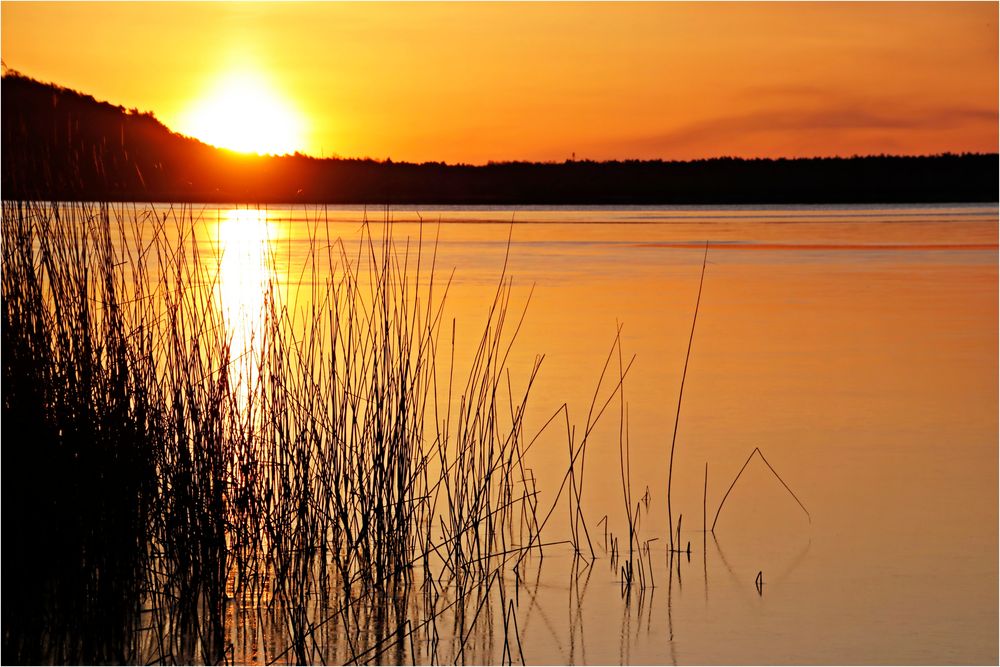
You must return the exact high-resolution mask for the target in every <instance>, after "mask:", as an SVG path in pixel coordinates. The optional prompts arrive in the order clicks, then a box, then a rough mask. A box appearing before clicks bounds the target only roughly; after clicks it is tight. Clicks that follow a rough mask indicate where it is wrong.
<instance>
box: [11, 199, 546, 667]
mask: <svg viewBox="0 0 1000 667" xmlns="http://www.w3.org/2000/svg"><path fill="white" fill-rule="evenodd" d="M202 215H203V211H200V210H198V209H194V208H191V207H185V206H177V207H169V208H163V207H161V208H156V207H148V208H143V207H138V206H135V205H132V204H106V203H102V204H84V203H72V204H70V203H44V202H28V201H19V202H4V203H3V238H2V240H3V248H2V258H3V276H2V310H3V323H2V365H3V376H2V381H3V408H2V409H3V412H2V429H3V443H4V466H3V470H4V473H3V485H4V489H5V501H6V502H5V512H4V538H5V542H6V545H7V546H6V548H5V551H4V558H3V581H4V586H5V591H4V596H3V655H4V659H5V662H12V663H14V662H17V663H26V662H27V663H96V662H126V663H154V662H156V663H181V664H183V663H219V662H251V661H253V662H267V663H273V662H295V663H316V662H324V663H325V662H374V663H380V662H409V663H426V662H435V663H437V662H453V661H473V662H484V663H485V662H494V661H496V659H497V657H496V656H500V655H502V656H503V657H502V658H500V659H501V660H505V661H510V660H512V659H513V657H514V655H520V659H521V660H522V661H523V655H521V654H519V653H518V651H512V650H511V647H513V646H517V647H518V648H519V647H520V639H519V638H518V637H516V636H508V634H509V633H512V632H513V633H516V632H517V631H518V630H517V627H518V626H517V622H516V618H512V617H511V616H512V615H513V613H514V612H513V607H512V606H510V605H508V604H507V600H509V598H510V596H509V594H507V593H505V592H504V587H505V586H506V585H508V584H507V583H505V582H506V581H508V578H509V577H513V578H514V579H515V580H516V581H520V578H521V577H522V576H523V573H522V572H521V571H520V568H523V565H521V563H522V562H523V561H524V560H525V559H526V558H529V557H530V554H529V552H530V551H537V550H540V549H541V548H542V546H544V544H545V543H544V541H543V539H542V538H541V536H540V535H539V531H540V528H539V521H538V520H537V518H536V512H537V505H538V503H537V492H536V490H535V488H534V477H533V474H532V473H531V471H530V470H529V469H527V468H526V464H525V461H524V450H525V447H526V444H525V440H526V438H525V433H524V430H525V429H524V421H523V420H524V414H525V409H526V405H527V401H528V397H529V394H530V391H531V386H532V383H533V381H534V378H535V374H536V373H537V372H538V370H539V366H540V363H541V359H540V358H538V359H536V362H535V364H534V367H533V368H532V370H531V371H530V372H529V373H528V377H526V378H520V379H515V378H512V377H511V373H510V371H509V370H508V368H507V359H508V354H509V353H510V349H511V345H512V344H513V342H514V338H515V337H516V329H517V327H519V326H520V322H519V321H518V320H517V319H516V318H515V317H514V315H515V313H512V311H511V293H512V281H511V280H510V279H509V278H508V277H507V276H506V275H504V274H501V276H500V277H499V279H498V282H497V287H496V290H495V293H494V298H493V302H492V303H491V304H484V305H485V306H486V312H485V326H484V327H483V330H482V334H481V336H480V337H479V342H478V346H477V348H476V349H475V350H474V351H473V352H472V355H471V359H472V361H471V367H470V370H469V372H468V374H467V375H465V376H463V377H458V376H456V364H455V350H454V347H455V326H456V324H455V323H454V321H446V317H445V315H444V312H445V311H444V303H445V299H446V295H447V292H448V287H449V282H450V281H443V282H442V281H440V280H438V275H437V273H438V271H437V269H436V267H435V256H434V255H436V247H437V246H436V244H430V245H431V247H433V248H434V251H433V253H431V255H432V256H429V257H428V256H426V254H427V253H426V252H424V251H422V250H421V246H422V245H423V243H422V239H418V240H417V243H416V244H415V248H416V249H415V250H414V249H413V248H411V246H410V245H409V243H407V244H406V245H397V243H396V242H395V241H394V240H393V238H392V233H391V230H390V229H389V227H390V224H391V223H390V222H389V221H388V217H386V219H385V220H384V221H382V222H381V223H369V222H368V221H367V219H366V221H365V222H364V223H363V224H364V230H363V234H362V242H361V244H360V245H359V246H358V248H357V252H356V253H355V252H353V251H349V250H348V248H347V247H346V245H345V244H344V243H341V242H335V241H332V240H331V241H330V242H327V241H328V240H329V235H328V232H329V228H328V223H327V221H326V219H325V218H324V216H323V214H322V212H320V213H319V214H318V216H319V217H317V219H316V220H315V221H314V224H313V227H312V233H311V236H310V247H309V251H308V253H307V255H308V257H309V259H308V260H307V266H305V267H302V274H301V276H299V282H298V283H297V284H298V285H300V286H301V287H300V288H299V289H297V290H296V291H295V292H294V294H293V293H292V291H291V290H290V289H287V288H286V289H285V290H284V293H282V292H283V290H282V288H281V285H280V283H279V282H278V281H277V280H275V279H273V276H274V275H275V274H274V266H275V265H276V263H277V262H276V258H275V257H274V256H273V255H271V256H268V257H267V258H266V264H267V265H268V270H269V271H270V273H269V274H268V275H269V276H271V278H269V279H268V280H267V281H266V282H265V283H264V287H263V294H262V301H261V307H260V313H251V314H250V317H251V318H254V321H255V322H256V323H257V326H256V327H255V328H254V329H253V330H252V331H248V332H244V338H245V340H248V341H249V344H248V345H246V347H245V348H243V349H237V348H238V347H239V346H238V345H237V340H238V339H239V337H240V334H239V333H237V332H236V328H237V326H238V322H237V321H236V320H237V319H238V318H236V317H234V316H233V314H232V313H231V312H227V310H226V308H225V307H224V306H223V305H222V304H221V303H220V299H219V290H220V288H221V287H222V286H223V283H224V282H225V281H226V280H232V277H231V276H223V275H221V274H220V261H221V258H220V257H219V256H213V253H212V252H211V248H212V246H211V245H210V243H209V241H210V239H205V238H201V236H203V235H204V234H205V233H206V232H205V229H206V226H205V224H204V223H205V221H204V220H202ZM324 226H326V229H325V231H326V232H327V237H326V238H323V234H322V233H320V232H321V231H323V229H324ZM206 244H207V245H206ZM206 248H209V250H208V251H206ZM279 251H280V250H278V251H274V250H272V252H279ZM521 316H522V317H523V314H522V315H521ZM550 421H551V420H550ZM560 493H561V491H560ZM557 500H558V498H557ZM498 592H499V604H497V602H496V599H497V593H498ZM494 617H495V618H496V620H494ZM501 622H502V624H503V630H502V634H501V637H503V638H504V639H503V647H501V646H499V645H496V646H494V645H493V642H494V641H495V640H494V638H493V634H494V624H496V625H497V627H499V624H500V623H501Z"/></svg>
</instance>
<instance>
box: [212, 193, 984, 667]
mask: <svg viewBox="0 0 1000 667" xmlns="http://www.w3.org/2000/svg"><path fill="white" fill-rule="evenodd" d="M194 212H195V216H196V217H198V218H200V219H201V220H202V222H203V223H204V224H205V226H206V228H207V229H208V230H209V236H212V237H214V238H215V239H216V242H217V243H218V245H217V246H216V247H215V250H214V251H215V252H218V251H220V250H221V256H222V257H223V260H222V264H223V266H222V269H221V271H222V273H221V285H222V289H223V290H224V294H225V296H224V297H223V299H224V302H225V306H226V308H229V309H232V310H233V312H237V311H239V312H242V310H245V311H247V312H252V311H253V310H254V308H255V307H259V306H256V305H255V303H256V302H255V299H259V293H260V285H261V283H262V281H265V280H266V279H267V275H266V274H261V269H260V266H261V262H260V258H259V257H256V256H255V253H257V254H259V253H260V248H261V247H267V248H269V250H270V252H271V253H273V256H274V258H275V260H276V261H277V265H278V275H279V279H280V280H283V281H287V285H286V287H287V289H288V294H292V293H294V291H295V287H296V285H299V284H301V283H304V282H309V281H310V280H312V279H313V278H311V277H310V276H309V275H308V274H302V273H301V271H300V268H301V266H302V265H303V264H304V261H305V257H306V255H307V254H308V253H309V252H310V249H311V248H312V249H314V248H316V247H317V245H319V246H323V245H325V244H326V243H328V242H329V239H334V238H341V239H343V240H344V242H345V247H346V248H347V249H348V250H349V252H350V251H351V249H352V248H353V249H354V250H355V251H356V243H357V239H358V236H359V233H360V229H361V225H360V221H361V220H362V219H363V217H365V216H367V217H368V218H369V219H370V220H372V221H373V223H381V222H382V221H383V219H384V218H386V217H388V218H389V219H391V220H392V221H393V225H392V228H393V238H394V240H395V242H396V243H397V244H398V245H400V246H402V245H403V244H404V243H406V242H407V241H408V242H409V244H410V248H411V253H415V249H416V247H417V245H418V244H421V243H422V244H423V254H422V261H424V262H427V261H428V259H429V258H430V257H431V255H432V254H433V252H434V250H435V249H436V270H437V272H438V275H439V276H441V275H444V276H447V275H448V274H450V272H451V271H452V270H453V269H454V277H453V281H452V285H451V287H450V292H449V295H448V300H447V304H448V317H449V318H451V317H453V318H455V320H456V323H457V324H456V340H457V342H456V363H457V365H458V367H459V368H461V366H462V362H463V360H465V359H467V358H468V356H469V354H471V348H472V346H474V344H475V343H476V342H477V337H478V335H479V334H480V333H481V326H482V323H483V322H485V319H486V315H487V313H486V309H487V308H488V306H489V303H490V302H491V301H492V298H493V292H494V291H495V289H496V284H497V281H498V280H499V279H500V277H501V275H502V271H503V268H504V264H505V257H507V259H506V265H507V266H506V276H507V277H508V278H510V279H512V280H513V284H514V299H513V305H512V311H517V312H518V313H519V312H520V308H521V307H523V306H524V305H525V304H526V303H527V315H526V318H525V321H524V324H523V326H522V328H521V330H520V332H519V335H518V337H517V341H516V344H515V346H514V351H513V353H512V357H511V364H510V365H511V370H512V382H514V384H515V385H518V384H520V385H523V383H524V382H525V381H526V378H527V374H528V371H529V369H530V366H531V364H532V363H533V361H534V359H535V357H536V355H544V362H543V364H542V370H541V373H540V375H539V377H538V380H537V382H536V384H535V386H534V388H533V390H532V403H531V408H530V413H529V414H530V419H529V422H528V428H527V431H529V432H534V431H537V430H538V429H540V428H541V426H542V425H543V424H544V423H545V421H546V420H547V419H548V418H549V417H550V416H551V415H552V414H553V413H554V412H555V411H556V410H557V409H558V408H559V407H560V405H562V404H563V403H564V402H565V403H567V404H568V409H569V416H570V422H571V423H572V424H574V425H576V428H577V429H578V430H582V429H583V428H584V423H585V421H586V416H587V410H588V408H589V406H590V403H591V400H592V396H593V394H594V390H595V387H596V385H597V382H598V378H599V376H600V373H601V368H602V366H603V364H604V360H605V358H606V356H607V355H608V352H609V350H610V349H611V346H612V343H613V342H614V338H615V332H616V331H617V327H618V326H619V325H620V326H621V327H622V342H623V345H622V349H623V353H624V355H625V361H626V362H627V361H628V358H630V357H632V355H635V362H634V364H633V366H632V368H631V371H630V372H629V374H628V376H627V379H626V381H625V398H626V401H627V403H628V425H629V443H630V450H631V462H630V474H631V487H632V497H633V503H634V502H637V501H638V499H639V498H640V497H643V496H644V495H645V494H646V492H647V489H648V496H646V500H643V501H642V502H643V503H644V505H645V504H646V502H647V500H648V505H645V508H644V509H643V516H642V524H641V526H640V528H639V539H640V541H642V542H645V541H646V540H651V539H654V538H656V540H657V541H654V542H650V543H649V544H650V551H649V562H651V564H652V569H653V572H652V575H653V576H652V578H651V584H654V585H650V586H648V587H647V589H646V590H645V591H641V592H640V591H638V590H633V591H632V593H631V595H630V596H628V597H623V595H622V593H621V588H620V577H619V573H618V571H617V570H616V569H615V567H613V566H612V565H611V563H610V561H609V559H608V555H607V553H606V550H605V547H604V544H605V525H606V526H607V529H608V530H609V531H610V532H611V534H612V535H613V536H617V537H618V538H619V540H621V539H622V536H623V535H624V531H625V527H626V518H625V516H626V511H625V503H624V501H623V492H622V482H621V472H620V460H619V448H618V442H619V407H618V404H617V402H616V403H614V404H613V408H612V409H611V410H610V412H609V414H607V415H605V417H604V418H602V421H601V422H600V425H599V426H598V428H597V429H596V430H595V432H594V435H593V436H592V439H591V444H590V449H588V452H587V461H586V468H585V475H586V481H585V487H584V498H583V508H584V511H585V513H586V514H585V516H586V519H587V523H588V527H589V530H590V535H591V538H592V541H593V543H594V547H595V551H596V552H597V559H596V560H595V561H594V562H593V563H592V565H590V566H589V567H587V566H581V565H580V564H579V563H577V564H576V565H575V566H574V564H573V561H572V559H571V557H570V553H569V550H568V549H564V548H562V547H558V546H557V547H553V548H552V549H551V550H550V551H548V552H547V555H546V557H545V559H544V561H543V562H542V563H541V564H539V563H534V564H533V565H532V567H531V568H530V575H529V576H527V579H529V580H530V582H531V585H530V586H527V587H525V588H524V589H523V590H521V592H520V595H519V598H518V623H519V630H520V637H521V642H522V645H523V649H524V656H525V659H526V660H527V661H528V662H529V663H546V664H553V663H554V664H564V663H599V664H612V663H619V662H631V663H656V664H666V663H694V664H715V663H751V664H754V663H996V662H997V660H998V633H997V626H998V597H997V591H998V577H997V573H998V568H997V561H998V528H997V526H998V515H997V508H998V480H997V471H998V455H997V451H998V450H997V442H998V393H997V388H998V375H997V373H998V358H997V350H998V334H997V322H998V312H997V304H998V289H997V288H998V273H997V269H998V261H997V234H998V225H997V218H998V213H997V207H996V206H930V207H928V206H896V207H885V208H872V207H799V208H790V207H769V208H725V209H719V208H698V207H685V208H672V209H666V208H648V207H639V208H617V209H604V208H587V209H564V208H528V209H524V208H516V209H515V208H503V209H457V208H444V209H421V210H414V209H412V208H401V209H393V210H390V211H385V210H383V209H368V210H367V211H365V210H363V209H360V208H338V209H323V208H313V207H297V208H295V209H291V210H285V209H278V208H272V209H269V210H267V211H263V212H260V211H257V210H250V211H246V210H243V211H237V212H234V211H233V210H232V209H231V208H226V207H222V208H214V207H213V208H201V207H195V208H194ZM317 229H321V232H319V236H320V238H319V239H318V240H317V239H316V238H315V236H316V234H317V231H316V230H317ZM213 230H214V231H213ZM373 230H374V232H375V233H376V234H379V233H381V226H380V224H373ZM421 239H422V241H421ZM706 241H708V242H709V250H708V264H707V270H706V275H705V282H704V291H703V295H702V300H701V308H700V312H699V317H698V324H697V330H696V332H695V336H694V345H693V349H692V353H691V358H690V366H689V369H688V375H687V384H686V387H685V393H684V401H683V408H682V413H681V419H680V428H679V431H678V437H677V450H676V455H675V462H674V488H673V499H672V502H673V507H674V514H675V519H676V515H677V514H678V513H681V514H683V525H682V536H681V542H682V543H683V544H685V546H686V544H687V542H689V541H690V543H691V555H690V557H688V556H687V555H684V556H681V557H678V558H677V559H675V560H674V561H673V563H672V565H671V562H670V561H669V559H668V556H667V551H666V543H667V532H668V530H667V521H666V479H667V461H668V455H669V448H670V439H671V434H672V429H673V420H674V414H675V411H676V406H677V394H678V389H679V383H680V377H681V371H682V367H683V363H684V355H685V350H686V347H687V342H688V336H689V333H690V326H691V317H692V314H693V309H694V304H695V297H696V294H697V289H698V278H699V274H700V270H701V265H702V258H703V253H704V248H705V242H706ZM227 248H228V249H227ZM508 254H509V256H508ZM322 277H323V276H317V277H316V279H317V280H320V279H322ZM226 290H228V291H226ZM529 294H530V295H531V296H530V303H528V300H529ZM241 309H242V310H241ZM615 368H617V358H616V361H615ZM615 373H617V370H615ZM607 393H608V386H607V385H605V389H604V390H603V393H602V396H607ZM612 413H613V414H612ZM533 430H534V431H533ZM529 434H530V433H529ZM754 447H759V448H760V449H761V451H762V452H763V454H764V456H765V457H766V458H767V460H768V461H769V462H770V464H771V465H772V466H774V468H775V470H776V471H777V472H778V473H779V474H780V475H781V477H782V478H783V479H784V480H785V481H786V482H787V484H788V485H789V486H790V487H791V489H793V490H794V492H795V494H796V495H797V496H798V497H799V498H800V499H801V501H802V503H803V504H804V505H805V507H806V508H807V509H808V511H809V513H810V515H811V521H810V520H809V519H807V517H806V515H805V514H804V513H803V512H802V510H801V509H799V507H798V506H797V505H796V504H795V502H794V501H793V500H792V499H791V497H790V496H789V495H788V494H787V492H786V491H785V490H784V489H783V488H782V487H781V485H780V483H779V482H778V481H777V480H776V479H775V478H774V476H773V475H772V474H771V473H770V471H768V470H767V467H766V466H765V465H763V464H762V462H761V461H760V460H755V461H754V462H753V463H751V464H750V466H749V467H748V468H747V470H746V472H745V473H744V474H743V476H742V478H741V479H740V481H739V483H738V484H737V485H736V486H735V488H734V489H733V491H732V493H731V494H730V496H729V498H728V500H727V503H726V506H725V510H724V511H723V512H722V514H721V516H720V517H719V519H718V524H717V526H716V529H715V533H714V535H712V534H709V535H707V536H706V535H705V533H704V532H703V531H702V525H703V521H705V519H703V490H704V483H705V466H706V463H707V464H708V481H707V483H708V490H707V523H708V524H711V523H712V520H713V516H714V514H715V512H716V509H717V508H718V506H719V503H720V501H721V499H722V497H723V495H724V494H725V492H726V490H727V488H728V487H729V485H730V483H731V482H732V481H733V479H734V477H735V476H736V474H737V473H738V472H739V470H740V468H741V466H742V465H743V463H744V461H746V459H747V456H748V455H749V454H750V452H751V451H752V450H753V448H754ZM528 458H529V463H530V464H531V466H532V469H533V471H534V474H535V476H536V477H537V479H538V488H539V490H540V492H541V505H542V506H543V507H548V506H549V505H550V504H551V503H552V501H553V499H554V490H555V489H556V488H558V486H559V483H560V481H561V479H562V475H563V473H564V472H565V470H566V468H567V465H568V454H567V448H566V426H565V424H564V423H562V422H561V423H560V425H559V427H558V428H550V429H548V430H546V431H545V432H544V433H543V434H542V435H541V436H540V438H539V440H538V442H537V444H536V445H535V446H534V449H533V450H532V451H531V452H530V453H529V454H528ZM605 517H606V518H607V523H606V524H605V523H603V522H602V520H603V519H604V518H605ZM546 533H547V539H549V540H552V541H555V540H561V539H565V538H567V537H568V536H569V530H568V522H567V517H566V512H565V511H559V510H557V511H556V512H555V513H554V515H553V519H552V522H551V523H550V525H549V526H548V527H547V528H546ZM625 539H627V538H625ZM668 572H669V574H668ZM758 572H762V573H763V581H764V585H763V587H762V590H761V592H758V590H757V588H756V587H755V583H754V582H755V577H756V576H757V573H758ZM498 632H499V633H500V636H501V639H500V640H499V641H500V643H502V628H500V629H499V630H498ZM487 643H488V642H487ZM499 650H500V647H499V645H496V646H493V647H492V648H489V647H487V648H485V649H483V652H482V653H479V654H476V655H477V658H478V657H481V658H482V659H481V660H479V659H477V660H476V661H482V662H495V661H498V660H499V659H500V657H499ZM246 659H247V660H250V659H259V656H258V657H257V658H254V657H253V656H250V655H247V656H246ZM382 659H384V660H391V657H389V656H383V658H382ZM402 659H403V660H404V661H408V660H410V658H408V657H406V656H404V657H403V658H402Z"/></svg>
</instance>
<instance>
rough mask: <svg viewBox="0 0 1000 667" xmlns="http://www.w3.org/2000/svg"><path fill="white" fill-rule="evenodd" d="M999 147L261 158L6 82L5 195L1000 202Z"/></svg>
mask: <svg viewBox="0 0 1000 667" xmlns="http://www.w3.org/2000/svg"><path fill="white" fill-rule="evenodd" d="M998 175H1000V172H998V157H997V154H963V155H952V154H946V155H937V156H927V157H900V156H889V155H879V156H865V157H852V158H809V159H805V158H803V159H753V160H746V159H737V158H726V157H720V158H714V159H708V160H695V161H690V162H669V161H661V160H644V161H642V160H624V161H610V162H593V161H589V160H581V161H566V162H562V163H532V162H505V163H491V164H488V165H484V166H469V165H447V164H442V163H424V164H412V163H405V162H393V161H389V160H386V161H384V162H380V161H375V160H370V159H316V158H311V157H307V156H303V155H293V156H281V157H260V156H246V155H240V154H236V153H232V152H230V151H224V150H220V149H216V148H213V147H211V146H208V145H206V144H203V143H201V142H199V141H196V140H194V139H190V138H187V137H183V136H180V135H178V134H175V133H172V132H171V131H170V130H169V129H168V128H166V127H165V126H164V125H163V124H161V123H160V122H159V121H157V120H156V119H155V118H154V117H153V116H152V115H150V114H144V113H139V112H138V111H137V110H134V109H133V110H127V109H124V108H122V107H118V106H114V105H111V104H107V103H104V102H98V101H96V100H95V99H94V98H93V97H90V96H88V95H84V94H81V93H78V92H75V91H71V90H67V89H65V88H60V87H58V86H54V85H51V84H43V83H40V82H38V81H34V80H32V79H29V78H27V77H24V76H20V75H17V74H15V73H9V74H7V75H6V76H4V77H3V192H4V197H5V198H8V199H11V198H18V199H39V200H53V199H60V200H90V201H189V202H233V201H254V202H261V203H264V202H268V203H278V202H281V203H293V202H299V203H340V204H346V203H377V204H404V203H406V204H417V203H421V204H608V205H612V204H745V203H890V202H915V203H919V202H985V201H996V200H997V186H996V184H997V179H998Z"/></svg>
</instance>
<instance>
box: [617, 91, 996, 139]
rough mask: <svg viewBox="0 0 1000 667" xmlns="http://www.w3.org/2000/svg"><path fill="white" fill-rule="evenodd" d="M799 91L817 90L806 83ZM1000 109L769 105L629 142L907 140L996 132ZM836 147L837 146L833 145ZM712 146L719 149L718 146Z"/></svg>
mask: <svg viewBox="0 0 1000 667" xmlns="http://www.w3.org/2000/svg"><path fill="white" fill-rule="evenodd" d="M800 92H802V93H803V94H806V93H807V92H812V91H811V90H808V91H807V89H805V88H803V89H802V90H801V91H800ZM997 120H998V113H997V110H996V109H984V108H972V107H937V108H913V107H908V106H906V105H904V104H898V103H870V102H869V103H867V104H846V103H839V104H837V105H834V106H830V105H827V106H824V107H820V108H799V109H789V108H780V109H779V108H768V109H760V110H755V111H751V112H747V113H740V114H732V115H727V116H719V117H716V118H709V119H706V120H702V121H698V122H695V123H690V124H688V125H685V126H682V127H679V128H677V129H673V130H670V131H668V132H664V133H660V134H654V135H651V136H645V137H641V138H640V137H635V138H633V139H632V140H629V141H627V142H626V143H627V144H628V148H630V149H639V148H640V147H641V149H642V151H643V152H646V153H648V152H650V151H655V152H662V153H663V154H669V153H670V152H675V151H679V150H681V149H686V150H687V151H690V150H691V149H695V150H697V149H698V148H699V147H702V146H705V147H717V146H719V145H720V144H722V145H734V142H736V141H737V140H743V141H741V143H745V140H747V139H750V138H755V139H756V141H754V143H759V141H760V139H761V138H762V137H764V136H767V137H769V138H772V139H776V138H780V139H783V140H785V139H787V140H794V139H796V138H806V137H811V138H812V139H816V138H818V137H816V135H831V139H832V135H844V134H848V133H861V132H871V131H875V132H878V133H880V135H881V144H882V145H885V146H886V147H887V148H888V147H889V146H890V145H900V143H905V142H904V141H903V140H905V139H906V137H905V136H903V135H905V134H906V133H913V132H927V131H944V130H953V129H956V128H962V127H968V126H973V127H974V126H984V127H986V128H989V129H990V130H991V131H994V132H995V129H996V125H997ZM831 148H835V146H831ZM708 152H711V153H717V152H718V151H716V150H709V151H708Z"/></svg>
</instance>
